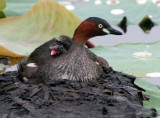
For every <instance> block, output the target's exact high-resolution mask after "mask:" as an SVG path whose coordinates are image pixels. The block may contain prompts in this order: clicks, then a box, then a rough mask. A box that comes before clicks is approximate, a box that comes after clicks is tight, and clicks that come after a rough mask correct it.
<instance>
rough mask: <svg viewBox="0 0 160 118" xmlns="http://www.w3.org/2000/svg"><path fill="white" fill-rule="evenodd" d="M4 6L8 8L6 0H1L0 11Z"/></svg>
mask: <svg viewBox="0 0 160 118" xmlns="http://www.w3.org/2000/svg"><path fill="white" fill-rule="evenodd" d="M4 8H6V1H5V0H0V11H2V10H3V9H4Z"/></svg>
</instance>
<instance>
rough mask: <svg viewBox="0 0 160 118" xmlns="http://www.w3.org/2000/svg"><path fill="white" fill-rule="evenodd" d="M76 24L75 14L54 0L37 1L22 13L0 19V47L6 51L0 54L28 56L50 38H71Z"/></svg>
mask: <svg viewBox="0 0 160 118" xmlns="http://www.w3.org/2000/svg"><path fill="white" fill-rule="evenodd" d="M80 23H81V20H80V19H79V18H78V17H76V16H75V15H74V14H73V13H72V12H70V11H68V10H67V9H66V8H65V7H64V6H62V5H60V4H58V3H57V2H54V1H40V2H38V3H37V4H36V5H34V6H33V7H32V8H31V9H30V11H28V12H27V13H26V14H24V15H22V16H15V17H8V18H4V19H0V45H1V46H0V50H4V51H5V52H6V51H8V53H4V51H3V52H2V51H1V52H0V55H3V56H12V57H14V56H15V57H16V56H18V55H19V56H22V55H28V54H30V53H31V52H32V51H33V50H34V49H35V48H36V47H38V46H39V45H41V44H42V43H44V42H46V41H48V40H50V39H52V38H53V37H58V36H59V35H67V36H70V37H72V36H73V33H74V31H75V29H76V28H77V26H78V25H79V24H80ZM13 52H14V53H16V54H17V55H16V54H14V53H13ZM13 55H14V56H13Z"/></svg>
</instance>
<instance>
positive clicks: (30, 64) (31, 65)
mask: <svg viewBox="0 0 160 118" xmlns="http://www.w3.org/2000/svg"><path fill="white" fill-rule="evenodd" d="M27 66H28V67H38V66H37V65H36V64H35V63H29V64H27Z"/></svg>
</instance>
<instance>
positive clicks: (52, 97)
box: [0, 68, 157, 118]
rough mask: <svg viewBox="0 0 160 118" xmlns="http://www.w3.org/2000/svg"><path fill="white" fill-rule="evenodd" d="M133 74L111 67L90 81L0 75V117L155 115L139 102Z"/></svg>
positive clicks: (132, 117)
mask: <svg viewBox="0 0 160 118" xmlns="http://www.w3.org/2000/svg"><path fill="white" fill-rule="evenodd" d="M135 79H136V78H135V77H134V76H130V75H126V74H124V73H120V72H117V71H114V70H113V69H112V68H110V70H109V71H108V72H106V73H104V74H103V75H102V76H101V77H99V78H98V79H97V80H95V81H92V82H86V83H85V82H75V81H69V80H58V81H55V82H54V83H52V84H51V85H48V86H46V85H44V84H39V85H29V84H25V83H23V82H21V81H20V80H19V78H18V72H16V71H14V72H6V73H4V74H1V75H0V105H1V107H0V118H19V117H20V118H82V117H84V118H102V117H103V118H141V117H151V116H153V117H155V116H156V114H157V113H156V111H155V110H154V109H145V108H144V107H143V106H142V101H143V98H144V96H143V95H142V93H141V92H139V91H142V90H143V89H141V88H139V87H138V86H136V85H135V84H134V80H135Z"/></svg>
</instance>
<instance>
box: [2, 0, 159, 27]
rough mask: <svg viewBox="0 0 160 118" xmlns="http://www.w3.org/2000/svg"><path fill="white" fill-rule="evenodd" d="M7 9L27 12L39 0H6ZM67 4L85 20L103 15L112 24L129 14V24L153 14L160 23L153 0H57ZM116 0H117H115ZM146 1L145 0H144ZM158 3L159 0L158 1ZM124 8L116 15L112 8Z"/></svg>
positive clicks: (8, 13)
mask: <svg viewBox="0 0 160 118" xmlns="http://www.w3.org/2000/svg"><path fill="white" fill-rule="evenodd" d="M6 1H7V9H5V14H6V15H7V16H17V15H22V14H24V13H25V12H27V11H28V10H29V9H30V8H31V6H33V4H35V3H36V2H37V1H39V0H6ZM56 1H58V2H60V3H61V4H63V5H65V6H74V8H75V9H74V10H73V13H75V14H76V15H77V16H78V17H79V18H80V19H82V20H84V19H86V18H87V17H90V16H97V17H102V18H104V19H106V20H107V21H109V23H111V24H114V25H116V24H118V23H119V22H120V20H121V19H122V17H123V16H127V18H128V24H138V23H139V22H140V20H141V19H142V18H143V17H144V16H146V15H149V16H151V19H152V20H153V21H155V22H157V23H160V14H159V13H160V7H159V6H158V4H155V3H153V2H152V0H146V1H147V2H146V3H144V4H137V1H142V0H117V1H120V2H119V4H115V5H108V4H106V2H107V1H110V0H101V4H99V5H98V4H97V5H96V4H95V1H100V0H89V2H85V1H86V0H84V1H83V0H80V1H79V2H73V3H71V2H64V0H56ZM115 1H116V0H115ZM143 1H144V0H143ZM157 3H158V2H157ZM115 9H122V10H123V11H124V13H122V14H119V15H114V14H112V13H111V11H112V10H115Z"/></svg>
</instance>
